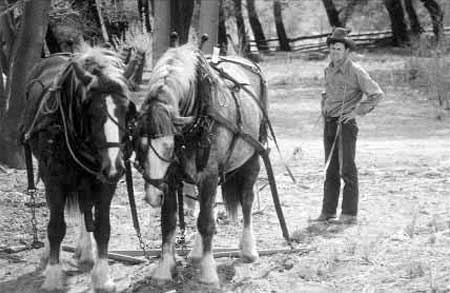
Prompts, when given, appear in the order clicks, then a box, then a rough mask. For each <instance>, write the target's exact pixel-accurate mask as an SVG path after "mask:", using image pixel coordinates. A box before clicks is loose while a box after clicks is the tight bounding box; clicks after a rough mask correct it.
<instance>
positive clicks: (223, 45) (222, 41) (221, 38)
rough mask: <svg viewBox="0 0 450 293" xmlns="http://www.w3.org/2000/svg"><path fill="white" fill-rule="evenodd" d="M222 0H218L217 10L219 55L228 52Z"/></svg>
mask: <svg viewBox="0 0 450 293" xmlns="http://www.w3.org/2000/svg"><path fill="white" fill-rule="evenodd" d="M223 4H224V3H223V0H220V11H219V31H218V36H217V42H218V43H219V45H220V55H227V53H228V38H227V27H226V25H225V20H226V19H225V11H224V10H225V9H224V6H223Z"/></svg>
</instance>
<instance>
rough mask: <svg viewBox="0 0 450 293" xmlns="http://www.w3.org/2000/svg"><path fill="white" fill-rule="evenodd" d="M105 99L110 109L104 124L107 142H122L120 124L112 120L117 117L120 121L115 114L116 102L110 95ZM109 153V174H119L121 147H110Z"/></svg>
mask: <svg viewBox="0 0 450 293" xmlns="http://www.w3.org/2000/svg"><path fill="white" fill-rule="evenodd" d="M105 101H106V110H107V111H108V117H107V118H106V122H105V126H104V131H105V137H106V142H112V143H120V132H119V126H118V125H117V124H116V123H115V122H114V121H113V120H112V119H115V120H116V122H118V121H119V119H118V118H117V117H116V115H115V110H116V104H115V103H114V100H113V98H112V96H110V95H109V96H107V97H106V99H105ZM107 153H108V160H109V168H110V170H109V172H108V174H110V175H111V177H113V176H114V175H115V174H117V168H116V162H117V160H118V159H119V155H120V148H119V147H108V148H107Z"/></svg>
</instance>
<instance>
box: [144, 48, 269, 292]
mask: <svg viewBox="0 0 450 293" xmlns="http://www.w3.org/2000/svg"><path fill="white" fill-rule="evenodd" d="M215 68H216V69H214V68H213V67H211V66H210V64H209V63H208V62H207V61H206V59H205V58H204V56H203V55H202V54H201V52H200V51H198V50H197V49H196V48H194V47H191V46H190V45H185V46H181V47H178V48H172V49H169V50H168V51H167V52H166V53H165V54H164V55H163V56H162V57H161V59H160V60H159V61H158V62H157V64H156V65H155V67H154V69H153V73H152V77H151V79H150V87H149V89H148V94H147V97H146V100H145V102H144V104H143V105H142V107H141V110H140V118H139V119H138V136H139V139H138V143H137V158H138V161H139V163H140V165H141V167H142V169H143V170H144V171H143V177H144V179H145V181H146V182H145V199H146V201H147V202H148V203H149V204H150V205H152V206H153V207H160V206H162V207H161V217H162V219H161V225H162V257H161V260H160V263H159V265H158V267H157V268H156V270H155V272H154V274H153V278H156V279H162V280H169V279H171V278H172V273H173V270H174V268H175V257H174V250H175V249H174V238H175V230H176V221H177V220H176V211H177V199H176V195H175V193H176V188H177V185H178V184H179V178H180V177H181V178H188V179H190V180H191V181H192V182H193V183H194V184H196V186H197V189H198V193H199V196H198V197H199V198H198V200H199V204H200V212H199V216H198V220H197V228H198V235H197V237H196V241H195V247H194V248H193V250H192V251H191V253H190V257H191V259H192V260H193V261H194V262H195V263H199V265H200V281H201V282H205V283H218V281H219V279H218V275H217V272H216V265H215V261H214V258H213V254H212V238H213V235H214V232H215V220H214V216H213V207H214V203H215V196H216V189H217V186H218V184H219V183H221V184H222V195H223V199H224V202H225V205H226V207H227V209H228V210H229V212H230V213H231V214H232V215H234V216H235V215H236V213H237V207H238V206H239V205H241V206H242V213H243V219H244V228H243V232H242V238H241V240H240V245H239V247H240V249H241V255H242V258H243V259H244V260H246V261H249V262H252V261H255V260H256V259H257V257H258V253H257V250H256V246H255V240H254V233H253V228H252V216H251V215H252V213H251V210H252V204H253V199H254V193H253V185H254V183H255V181H256V179H257V176H258V173H259V169H260V165H259V155H258V153H257V152H256V150H255V148H254V147H253V146H252V144H250V143H249V142H248V140H245V139H243V136H248V137H252V138H253V139H254V140H255V141H256V142H258V141H260V142H262V143H264V142H265V140H266V132H265V121H266V116H265V115H264V113H266V111H267V101H266V90H267V89H266V84H265V81H264V79H263V78H262V75H261V73H260V71H259V68H258V67H257V66H256V65H255V64H254V63H253V62H251V61H249V60H247V59H244V58H240V57H233V58H227V59H221V62H220V63H218V64H216V67H215ZM220 70H223V71H224V72H226V73H227V74H228V75H229V76H232V77H233V79H235V80H237V81H239V83H235V82H234V81H233V80H231V79H227V78H224V75H222V74H220V73H219V71H220ZM263 111H264V113H263Z"/></svg>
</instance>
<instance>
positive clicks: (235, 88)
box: [211, 56, 267, 172]
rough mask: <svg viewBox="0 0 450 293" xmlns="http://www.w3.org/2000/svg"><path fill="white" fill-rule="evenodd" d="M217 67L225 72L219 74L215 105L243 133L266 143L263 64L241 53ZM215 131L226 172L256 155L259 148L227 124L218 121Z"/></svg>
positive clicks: (215, 150)
mask: <svg viewBox="0 0 450 293" xmlns="http://www.w3.org/2000/svg"><path fill="white" fill-rule="evenodd" d="M216 66H217V67H218V69H219V70H223V71H224V72H225V74H221V73H220V71H219V73H218V79H217V85H216V86H217V89H216V92H217V94H216V95H212V101H211V103H212V105H211V106H212V107H213V108H214V110H215V111H217V112H218V113H219V114H220V115H221V116H223V117H224V118H226V120H227V121H229V122H230V123H231V124H233V125H235V126H236V127H237V128H238V129H240V131H241V132H243V133H245V134H246V135H249V136H251V137H253V138H254V139H255V140H256V141H260V142H261V143H264V142H265V140H266V131H265V125H266V123H265V117H266V114H265V113H267V96H266V92H267V91H266V83H265V80H264V77H263V76H262V74H261V71H260V70H259V67H257V66H256V65H255V64H254V63H253V62H252V61H250V60H247V59H245V58H242V57H238V56H235V57H226V58H224V59H223V60H222V62H220V63H219V64H218V65H216ZM227 76H231V77H232V79H233V80H230V79H228V78H227ZM213 92H214V91H213ZM215 132H216V135H215V140H214V142H213V144H212V152H213V153H215V155H216V159H217V160H218V161H219V162H220V161H222V160H224V161H223V162H222V163H225V164H226V166H224V168H225V169H224V171H225V172H230V171H231V170H234V169H236V168H239V167H240V166H242V165H243V164H244V163H245V162H246V161H247V160H248V159H249V158H251V157H252V156H253V155H254V153H255V151H256V150H255V148H254V147H253V146H252V145H250V144H249V143H248V142H247V141H245V140H244V139H243V138H242V137H240V135H238V134H236V133H232V132H230V131H229V129H227V126H226V125H221V124H220V123H216V130H215ZM230 154H231V156H230ZM219 164H220V163H219Z"/></svg>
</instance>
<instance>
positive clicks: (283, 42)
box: [273, 0, 291, 51]
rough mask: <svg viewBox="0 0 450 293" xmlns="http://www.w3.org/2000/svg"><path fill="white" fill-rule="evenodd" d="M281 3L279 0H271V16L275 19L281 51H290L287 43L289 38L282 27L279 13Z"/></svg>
mask: <svg viewBox="0 0 450 293" xmlns="http://www.w3.org/2000/svg"><path fill="white" fill-rule="evenodd" d="M281 12H282V11H281V3H280V1H279V0H274V1H273V16H274V19H275V27H276V29H277V35H278V40H279V42H280V50H281V51H291V46H290V45H289V39H288V37H287V34H286V30H285V29H284V24H283V16H282V13H281Z"/></svg>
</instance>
